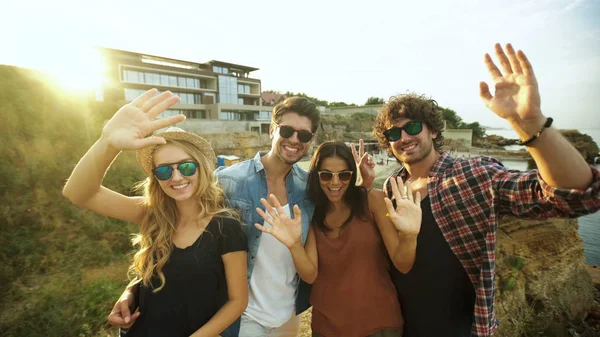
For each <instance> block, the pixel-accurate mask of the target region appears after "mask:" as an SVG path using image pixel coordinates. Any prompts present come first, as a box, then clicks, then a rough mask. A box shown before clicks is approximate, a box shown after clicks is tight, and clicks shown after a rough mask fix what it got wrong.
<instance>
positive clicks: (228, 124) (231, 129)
mask: <svg viewBox="0 0 600 337" xmlns="http://www.w3.org/2000/svg"><path fill="white" fill-rule="evenodd" d="M270 123H271V121H270V120H267V121H219V120H206V119H191V118H190V119H186V120H185V121H183V122H181V123H179V124H177V126H178V127H180V128H182V129H184V130H186V131H189V132H193V133H197V134H199V135H203V134H213V133H221V134H228V135H231V134H233V133H242V132H251V131H252V127H255V128H258V130H259V131H258V132H254V133H256V134H257V135H258V134H259V133H260V130H261V125H262V124H266V125H267V126H268V125H269V124H270Z"/></svg>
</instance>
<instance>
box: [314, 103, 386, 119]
mask: <svg viewBox="0 0 600 337" xmlns="http://www.w3.org/2000/svg"><path fill="white" fill-rule="evenodd" d="M380 108H381V105H363V106H352V107H337V108H327V109H325V112H324V113H325V114H332V115H343V116H351V115H352V114H355V113H358V112H363V113H368V114H371V115H377V112H378V111H379V109H380Z"/></svg>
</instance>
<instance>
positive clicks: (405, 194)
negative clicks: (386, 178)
mask: <svg viewBox="0 0 600 337" xmlns="http://www.w3.org/2000/svg"><path fill="white" fill-rule="evenodd" d="M390 185H392V194H393V197H394V199H395V200H396V209H394V205H393V204H392V201H391V200H390V199H389V198H387V197H386V198H385V199H384V200H385V205H386V206H387V210H388V215H389V217H390V220H391V221H392V223H393V224H394V227H396V230H398V232H399V233H400V234H405V235H413V236H417V235H418V234H419V232H420V231H421V193H419V192H417V193H415V195H414V197H413V194H412V187H411V184H407V188H406V190H405V188H404V183H403V182H402V178H401V177H398V178H396V179H390Z"/></svg>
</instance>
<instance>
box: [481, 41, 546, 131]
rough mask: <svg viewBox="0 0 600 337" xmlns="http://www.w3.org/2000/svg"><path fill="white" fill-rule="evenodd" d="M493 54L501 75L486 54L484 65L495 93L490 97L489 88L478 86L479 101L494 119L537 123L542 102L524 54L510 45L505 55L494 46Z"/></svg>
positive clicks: (531, 69) (485, 85)
mask: <svg viewBox="0 0 600 337" xmlns="http://www.w3.org/2000/svg"><path fill="white" fill-rule="evenodd" d="M495 52H496V57H497V58H498V60H499V62H500V65H501V67H502V69H503V72H504V74H503V73H502V72H501V71H500V70H499V69H498V67H497V66H496V65H495V64H494V61H492V58H491V57H490V55H489V54H485V59H484V62H485V65H486V67H487V69H488V72H489V73H490V75H491V77H492V80H493V81H494V86H495V93H494V96H492V94H491V93H490V90H489V87H488V85H487V84H486V83H485V82H481V83H480V85H479V91H480V96H481V99H482V100H483V102H484V103H485V105H486V106H487V107H488V108H489V109H490V110H492V111H493V112H494V113H495V114H496V115H498V116H500V117H502V118H504V119H507V120H509V121H511V122H517V123H521V122H525V123H526V122H528V121H531V122H536V123H537V122H538V120H539V118H540V117H541V107H540V106H541V100H540V91H539V88H538V83H537V79H536V77H535V75H534V73H533V68H532V66H531V63H530V62H529V60H528V59H527V57H526V56H525V53H523V52H522V51H520V50H519V51H518V52H516V53H515V50H514V49H513V47H512V45H510V44H507V45H506V52H507V53H506V54H505V53H504V50H503V49H502V47H501V46H500V44H496V45H495ZM507 54H508V56H507ZM538 124H539V123H538ZM537 126H538V127H539V126H540V125H537Z"/></svg>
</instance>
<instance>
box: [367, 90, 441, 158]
mask: <svg viewBox="0 0 600 337" xmlns="http://www.w3.org/2000/svg"><path fill="white" fill-rule="evenodd" d="M400 118H408V119H411V120H418V121H423V122H424V123H425V124H427V127H428V128H429V130H431V132H436V133H437V137H436V138H435V139H434V140H433V146H434V148H435V150H436V151H438V152H440V151H441V149H442V146H444V136H443V135H442V132H443V131H444V116H443V114H442V110H441V109H440V108H439V107H438V104H437V102H436V101H435V100H433V99H431V98H429V97H426V96H425V95H418V94H416V93H408V94H402V95H397V96H392V97H390V99H389V101H388V102H387V103H386V104H384V105H383V107H382V108H381V110H379V113H378V114H377V118H376V119H375V126H374V127H373V135H374V136H375V138H377V141H379V145H380V146H381V147H382V148H384V149H386V151H387V153H388V154H389V155H390V156H393V155H394V154H393V153H392V149H391V147H390V143H389V142H388V140H387V139H385V136H384V135H383V132H384V131H385V130H387V129H389V128H390V127H391V125H392V124H394V122H395V121H396V120H398V119H400Z"/></svg>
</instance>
